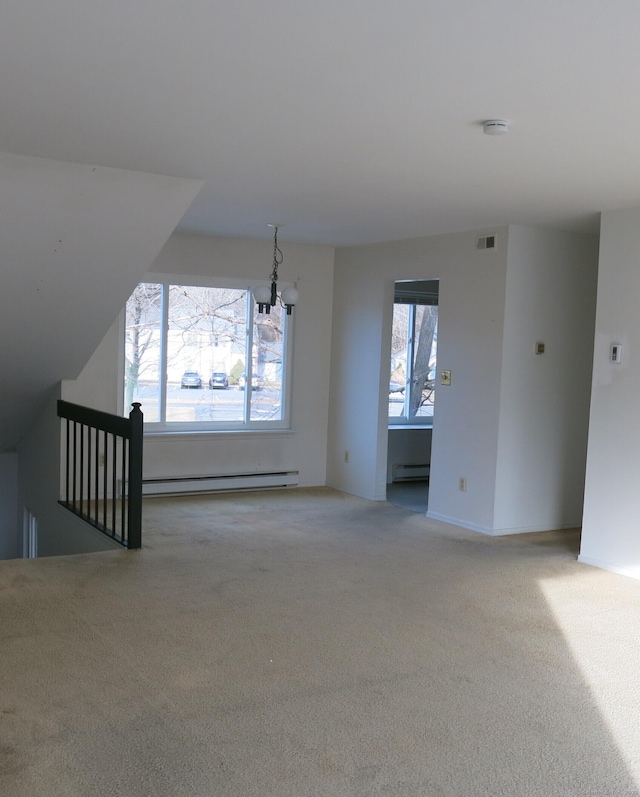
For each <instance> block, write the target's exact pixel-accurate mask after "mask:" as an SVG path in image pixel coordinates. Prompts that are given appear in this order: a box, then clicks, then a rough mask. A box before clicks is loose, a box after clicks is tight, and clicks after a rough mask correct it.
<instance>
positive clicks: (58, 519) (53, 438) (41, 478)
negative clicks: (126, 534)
mask: <svg viewBox="0 0 640 797" xmlns="http://www.w3.org/2000/svg"><path fill="white" fill-rule="evenodd" d="M59 397H60V389H59V387H58V388H56V389H55V390H54V391H52V392H51V393H50V395H49V398H48V400H47V403H46V406H45V409H44V411H43V412H42V413H41V415H40V416H39V418H38V419H37V421H36V422H35V423H34V424H33V425H32V426H31V429H30V430H29V433H28V434H27V435H25V436H24V437H23V439H22V440H21V442H20V445H19V447H18V457H19V486H18V507H19V513H21V512H22V511H23V509H24V508H26V509H29V510H30V511H31V512H32V513H33V514H34V515H35V516H36V518H37V521H38V556H61V555H64V554H75V553H89V552H91V551H108V550H112V549H114V548H119V547H120V546H119V545H118V544H117V543H114V542H112V541H111V540H109V539H108V538H107V537H106V536H105V535H104V534H101V533H100V532H98V531H95V530H93V529H91V528H90V527H88V526H87V525H86V524H85V523H83V522H82V521H81V520H79V519H78V518H76V517H75V516H74V515H73V514H72V513H71V512H69V511H68V510H67V509H63V507H61V506H60V505H59V504H58V499H59V497H60V419H59V418H58V416H57V408H56V401H57V399H58V398H59Z"/></svg>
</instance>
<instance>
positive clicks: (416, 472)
mask: <svg viewBox="0 0 640 797" xmlns="http://www.w3.org/2000/svg"><path fill="white" fill-rule="evenodd" d="M430 472H431V466H430V465H394V466H393V468H392V470H391V479H392V481H394V482H406V481H411V480H412V479H428V478H429V473H430Z"/></svg>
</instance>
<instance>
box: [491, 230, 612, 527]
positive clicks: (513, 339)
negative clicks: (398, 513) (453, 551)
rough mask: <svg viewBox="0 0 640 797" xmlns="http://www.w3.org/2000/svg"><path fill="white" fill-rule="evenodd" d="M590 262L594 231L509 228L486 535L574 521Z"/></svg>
mask: <svg viewBox="0 0 640 797" xmlns="http://www.w3.org/2000/svg"><path fill="white" fill-rule="evenodd" d="M597 271H598V238H597V236H589V235H574V234H571V233H565V232H558V231H553V230H540V229H530V228H524V227H510V228H509V256H508V265H507V290H506V311H505V327H504V344H503V362H502V379H501V386H500V432H499V442H498V459H497V462H498V468H497V476H496V496H495V517H494V522H493V529H492V531H493V533H494V534H497V533H502V534H508V533H514V532H518V531H529V530H531V531H539V530H544V529H558V528H570V527H576V526H579V525H580V523H581V521H582V504H583V491H584V473H585V462H586V449H587V429H588V423H589V397H590V392H591V364H592V357H593V334H594V323H595V304H596V284H597ZM536 342H543V343H544V344H545V352H544V354H542V355H536V353H535V344H536Z"/></svg>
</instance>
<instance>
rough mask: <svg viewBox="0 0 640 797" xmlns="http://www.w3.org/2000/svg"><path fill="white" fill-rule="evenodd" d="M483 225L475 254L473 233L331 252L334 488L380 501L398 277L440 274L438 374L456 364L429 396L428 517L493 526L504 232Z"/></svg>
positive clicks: (383, 485)
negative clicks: (448, 381)
mask: <svg viewBox="0 0 640 797" xmlns="http://www.w3.org/2000/svg"><path fill="white" fill-rule="evenodd" d="M485 232H486V231H485ZM490 232H497V233H498V247H497V249H496V250H485V251H481V250H478V249H477V247H476V240H477V237H478V235H480V234H481V233H475V232H468V233H461V234H456V235H443V236H436V237H432V238H423V239H417V240H411V241H400V242H395V243H389V244H379V245H374V246H364V247H353V248H348V249H339V250H337V252H336V271H335V287H334V327H333V345H332V361H331V366H332V373H331V403H330V406H331V415H330V428H329V438H328V484H330V485H331V486H333V487H336V488H338V489H342V490H345V491H347V492H351V493H354V494H356V495H361V496H363V497H365V498H372V499H374V500H382V499H384V497H385V494H386V477H387V445H388V441H387V413H388V381H389V366H388V360H389V355H390V348H391V313H392V308H393V288H394V283H395V281H396V280H399V279H439V280H440V299H439V310H438V370H439V371H441V370H442V369H443V368H446V369H450V370H451V371H452V385H451V386H450V387H442V386H440V387H439V388H438V394H437V399H436V407H435V415H434V429H433V443H432V450H431V489H430V512H429V514H432V513H433V515H434V516H437V517H442V518H445V519H451V520H452V521H453V522H463V523H476V524H479V525H483V526H485V525H489V524H490V523H491V521H492V518H493V493H494V481H495V457H496V447H497V431H498V398H499V392H498V391H499V376H500V364H501V351H502V328H503V312H504V292H505V280H506V262H507V247H506V243H507V230H506V228H501V229H499V230H491V231H490ZM345 451H349V462H348V463H346V462H345V461H344V452H345ZM460 476H465V477H467V479H468V484H469V490H468V491H467V492H466V493H461V492H460V491H459V490H458V479H459V477H460Z"/></svg>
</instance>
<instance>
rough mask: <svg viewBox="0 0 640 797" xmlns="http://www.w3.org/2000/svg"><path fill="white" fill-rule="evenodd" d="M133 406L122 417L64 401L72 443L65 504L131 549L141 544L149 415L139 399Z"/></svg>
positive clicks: (60, 410) (67, 454)
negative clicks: (145, 427) (144, 433)
mask: <svg viewBox="0 0 640 797" xmlns="http://www.w3.org/2000/svg"><path fill="white" fill-rule="evenodd" d="M132 407H133V409H132V410H131V412H130V413H129V417H128V418H122V417H120V416H119V415H111V414H109V413H108V412H101V411H100V410H93V409H91V408H90V407H83V406H81V405H80V404H72V403H71V402H70V401H63V400H62V399H60V400H59V401H58V416H59V417H60V419H61V420H62V421H63V431H64V432H65V442H66V450H65V453H64V467H63V489H62V497H61V498H60V500H59V503H60V504H61V505H62V506H64V507H65V508H66V509H68V510H69V511H70V512H73V513H74V515H77V516H78V517H80V518H82V519H83V520H84V521H85V522H87V523H89V524H91V525H92V526H93V527H94V528H96V529H98V530H99V531H101V532H103V533H104V534H106V535H107V536H109V537H111V539H113V540H115V541H116V542H118V543H120V544H121V545H124V546H125V547H126V548H140V547H141V546H142V429H143V416H142V412H141V411H140V404H139V403H138V402H134V403H133V404H132ZM65 421H66V424H65V423H64V422H65ZM65 427H66V428H65ZM100 468H102V469H103V473H102V479H100Z"/></svg>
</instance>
